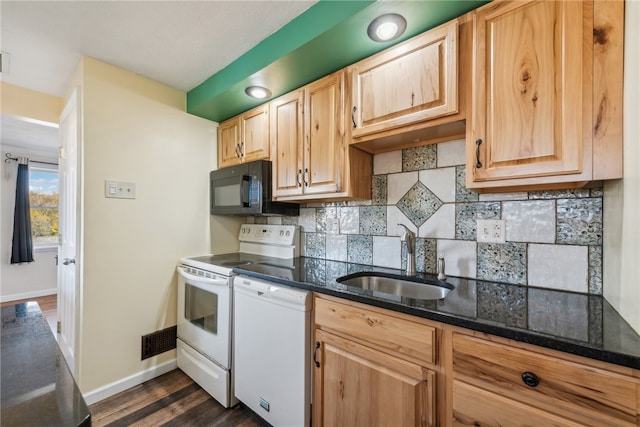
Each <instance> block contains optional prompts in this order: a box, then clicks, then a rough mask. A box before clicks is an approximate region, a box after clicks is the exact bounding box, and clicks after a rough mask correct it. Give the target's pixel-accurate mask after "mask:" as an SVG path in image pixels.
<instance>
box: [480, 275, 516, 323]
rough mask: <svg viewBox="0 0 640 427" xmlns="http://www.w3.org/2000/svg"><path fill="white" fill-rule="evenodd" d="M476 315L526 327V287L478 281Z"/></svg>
mask: <svg viewBox="0 0 640 427" xmlns="http://www.w3.org/2000/svg"><path fill="white" fill-rule="evenodd" d="M476 292H477V296H478V317H479V318H480V319H485V320H491V321H494V322H498V323H502V324H503V325H505V326H512V327H516V328H526V327H527V288H526V287H524V286H514V285H497V284H488V283H483V282H478V283H477V284H476Z"/></svg>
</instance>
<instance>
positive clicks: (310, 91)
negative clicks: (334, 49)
mask: <svg viewBox="0 0 640 427" xmlns="http://www.w3.org/2000/svg"><path fill="white" fill-rule="evenodd" d="M344 87H345V73H344V72H342V71H340V72H337V73H334V74H331V75H329V76H327V77H324V78H322V79H320V80H317V81H315V82H313V83H311V84H309V85H307V86H304V87H303V88H301V89H299V90H297V91H294V92H291V93H289V94H287V95H284V96H282V97H280V98H278V99H276V100H274V101H272V102H271V103H270V109H271V110H270V132H271V147H272V152H273V156H272V161H273V171H274V173H273V195H274V199H276V200H283V201H284V200H310V199H319V198H322V199H339V198H343V199H346V198H353V197H367V196H370V194H371V193H370V191H371V189H370V188H371V168H372V166H371V156H370V155H369V154H367V153H360V152H355V153H354V154H353V155H351V153H353V152H354V151H357V150H350V149H349V147H348V146H347V145H346V142H345V127H344V104H345V90H344ZM357 161H361V162H362V163H363V164H364V166H362V167H360V168H358V169H354V170H352V164H353V162H357ZM367 163H368V166H367ZM352 171H354V172H356V171H357V174H358V177H364V178H362V179H363V180H366V182H367V184H368V186H366V188H368V192H366V188H365V189H364V190H361V189H360V187H358V186H357V185H356V184H357V180H354V179H352V178H353V176H352Z"/></svg>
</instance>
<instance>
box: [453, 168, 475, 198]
mask: <svg viewBox="0 0 640 427" xmlns="http://www.w3.org/2000/svg"><path fill="white" fill-rule="evenodd" d="M466 170H467V169H466V167H465V166H456V202H477V201H478V193H475V192H473V191H471V190H469V189H467V183H466Z"/></svg>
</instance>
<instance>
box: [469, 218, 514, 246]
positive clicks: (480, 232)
mask: <svg viewBox="0 0 640 427" xmlns="http://www.w3.org/2000/svg"><path fill="white" fill-rule="evenodd" d="M476 236H477V239H476V240H477V241H478V242H489V243H505V242H506V241H507V239H506V232H505V221H504V220H503V219H479V220H478V222H477V226H476Z"/></svg>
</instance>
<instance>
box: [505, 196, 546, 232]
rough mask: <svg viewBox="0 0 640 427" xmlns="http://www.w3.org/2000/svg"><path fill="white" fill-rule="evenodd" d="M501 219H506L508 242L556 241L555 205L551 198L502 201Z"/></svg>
mask: <svg viewBox="0 0 640 427" xmlns="http://www.w3.org/2000/svg"><path fill="white" fill-rule="evenodd" d="M502 219H504V220H505V221H506V228H507V229H506V232H507V235H506V236H507V240H508V241H510V242H536V243H555V241H556V227H555V223H556V207H555V203H554V201H553V200H532V201H526V202H503V203H502Z"/></svg>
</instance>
